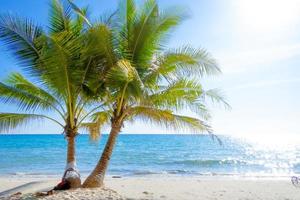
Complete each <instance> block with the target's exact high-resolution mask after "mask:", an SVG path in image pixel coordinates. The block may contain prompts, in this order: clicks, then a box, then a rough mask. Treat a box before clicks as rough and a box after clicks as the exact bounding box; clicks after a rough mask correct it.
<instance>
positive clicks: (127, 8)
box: [83, 0, 227, 187]
mask: <svg viewBox="0 0 300 200" xmlns="http://www.w3.org/2000/svg"><path fill="white" fill-rule="evenodd" d="M118 16H119V17H117V18H116V19H115V21H116V23H112V24H111V29H110V30H107V29H106V31H108V32H110V34H107V35H108V36H109V37H107V40H106V41H108V42H105V43H103V42H102V43H98V44H97V45H99V46H103V48H104V47H105V49H107V50H108V51H109V52H110V53H109V54H108V57H107V59H106V60H107V63H106V70H104V71H105V73H103V70H102V71H101V73H99V74H101V75H102V76H104V78H103V79H102V80H104V82H105V83H104V84H105V85H106V88H107V89H108V94H107V101H108V102H110V105H111V106H110V108H109V112H99V113H98V118H95V117H94V120H95V121H94V122H91V123H89V124H88V125H90V127H96V125H97V124H98V125H99V124H100V123H101V124H103V123H104V122H105V120H107V119H108V118H107V117H103V116H110V123H111V131H110V133H109V137H108V140H107V143H106V145H105V148H104V150H103V153H102V155H101V157H100V159H99V161H98V163H97V165H96V167H95V168H94V170H93V171H92V173H91V174H90V175H89V176H88V178H87V179H86V180H85V182H84V184H83V187H101V186H102V185H103V180H104V177H105V173H106V171H107V167H108V164H109V160H110V158H111V155H112V152H113V149H114V145H115V142H116V139H117V136H118V135H119V133H120V132H121V129H122V127H123V126H124V122H126V121H133V120H136V119H142V120H145V121H147V122H153V123H155V124H158V125H163V126H165V127H166V128H168V129H176V130H177V129H186V130H189V131H193V132H204V131H207V132H209V133H211V128H210V126H209V125H208V124H207V123H206V122H205V120H207V119H209V118H210V115H209V112H208V110H207V105H206V104H205V102H206V101H205V100H206V99H207V97H209V98H211V99H212V100H215V101H218V102H222V103H224V104H225V105H227V104H226V102H225V101H224V100H223V98H222V97H221V96H220V95H219V94H218V92H217V90H209V91H205V90H204V89H203V88H202V85H201V84H200V82H199V79H200V78H201V77H203V76H204V75H213V74H217V73H220V69H219V68H218V66H217V64H216V62H215V60H214V59H213V58H212V57H211V56H210V54H208V53H207V52H206V51H205V50H203V49H194V48H192V47H190V46H185V47H181V48H178V49H174V50H167V49H166V48H165V42H166V39H167V37H168V35H169V33H170V31H171V30H173V29H174V28H175V27H177V26H178V25H179V24H180V22H181V21H182V19H183V18H184V16H183V15H180V14H178V12H176V11H174V10H173V11H171V10H167V11H160V10H159V9H158V5H157V3H156V1H155V0H147V1H146V2H145V4H144V5H143V7H142V8H140V9H138V8H137V7H136V5H135V2H134V0H126V1H122V3H121V4H120V7H119V9H118ZM96 29H97V28H96ZM99 29H100V27H99ZM185 109H190V110H192V111H194V112H196V113H197V114H198V116H199V118H193V117H189V116H183V115H180V112H181V111H182V110H185ZM96 115H97V114H96Z"/></svg>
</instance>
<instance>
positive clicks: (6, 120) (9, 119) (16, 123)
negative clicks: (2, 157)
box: [0, 113, 62, 132]
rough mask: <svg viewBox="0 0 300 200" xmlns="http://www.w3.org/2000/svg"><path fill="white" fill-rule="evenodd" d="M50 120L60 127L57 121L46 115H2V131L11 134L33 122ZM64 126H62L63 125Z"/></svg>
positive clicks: (0, 119)
mask: <svg viewBox="0 0 300 200" xmlns="http://www.w3.org/2000/svg"><path fill="white" fill-rule="evenodd" d="M42 119H50V120H52V121H54V122H56V123H58V124H59V125H61V124H60V123H59V122H57V121H56V120H54V119H52V118H49V117H47V116H44V115H37V114H20V113H0V131H1V132H2V131H5V132H9V131H11V130H12V129H15V128H17V127H20V126H25V125H27V124H29V123H30V122H32V121H33V120H42ZM61 126H62V125H61Z"/></svg>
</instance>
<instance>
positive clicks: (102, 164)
mask: <svg viewBox="0 0 300 200" xmlns="http://www.w3.org/2000/svg"><path fill="white" fill-rule="evenodd" d="M121 127H122V122H118V121H117V120H115V121H113V123H112V126H111V131H110V134H109V137H108V140H107V142H106V145H105V148H104V150H103V152H102V155H101V158H100V160H99V161H98V163H97V165H96V167H95V169H94V170H93V172H92V173H91V174H90V175H89V176H88V177H87V179H86V180H85V182H84V183H83V185H82V186H83V187H84V188H95V187H102V186H103V180H104V176H105V173H106V170H107V167H108V164H109V160H110V158H111V155H112V152H113V148H114V146H115V143H116V139H117V136H118V134H119V133H120V131H121Z"/></svg>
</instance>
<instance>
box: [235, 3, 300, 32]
mask: <svg viewBox="0 0 300 200" xmlns="http://www.w3.org/2000/svg"><path fill="white" fill-rule="evenodd" d="M233 5H234V7H235V10H236V13H237V15H238V16H237V19H238V21H239V26H240V27H241V28H243V29H246V30H251V31H253V32H256V33H261V32H272V33H274V34H278V33H280V32H284V31H288V30H289V29H292V28H293V27H294V26H296V23H297V21H298V20H299V19H300V0H234V1H233Z"/></svg>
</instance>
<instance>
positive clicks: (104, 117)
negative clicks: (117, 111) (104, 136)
mask: <svg viewBox="0 0 300 200" xmlns="http://www.w3.org/2000/svg"><path fill="white" fill-rule="evenodd" d="M110 117H111V113H110V112H107V111H101V112H96V113H94V114H93V115H92V116H91V120H92V122H88V123H81V124H80V128H83V129H86V130H87V131H88V133H89V136H90V139H91V140H92V141H96V140H99V138H100V136H101V129H102V128H103V126H104V125H105V124H107V123H108V122H109V120H110Z"/></svg>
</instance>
